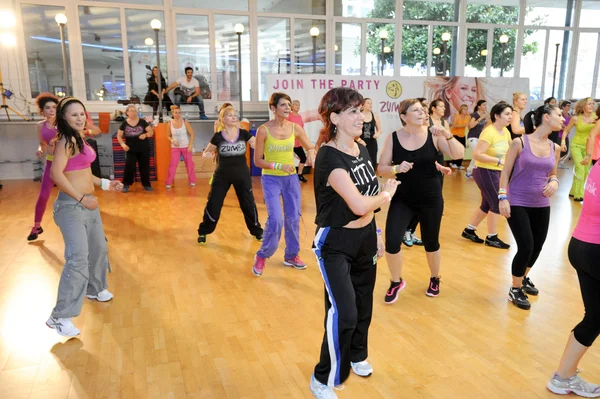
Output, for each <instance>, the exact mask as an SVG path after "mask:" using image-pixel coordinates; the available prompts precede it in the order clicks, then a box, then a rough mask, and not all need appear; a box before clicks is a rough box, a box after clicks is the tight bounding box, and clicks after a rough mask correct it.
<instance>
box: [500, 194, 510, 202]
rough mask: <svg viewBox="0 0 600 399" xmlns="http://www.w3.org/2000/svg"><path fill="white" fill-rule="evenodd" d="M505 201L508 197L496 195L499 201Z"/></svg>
mask: <svg viewBox="0 0 600 399" xmlns="http://www.w3.org/2000/svg"><path fill="white" fill-rule="evenodd" d="M507 199H508V196H507V195H506V194H501V195H498V200H499V201H506V200H507Z"/></svg>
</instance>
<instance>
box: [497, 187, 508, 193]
mask: <svg viewBox="0 0 600 399" xmlns="http://www.w3.org/2000/svg"><path fill="white" fill-rule="evenodd" d="M498 194H506V189H505V188H501V189H499V190H498Z"/></svg>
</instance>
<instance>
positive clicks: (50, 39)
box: [21, 4, 73, 98]
mask: <svg viewBox="0 0 600 399" xmlns="http://www.w3.org/2000/svg"><path fill="white" fill-rule="evenodd" d="M21 12H22V16H23V31H24V32H25V50H26V51H27V64H28V68H29V82H30V85H31V97H33V98H35V97H37V95H38V94H40V93H43V92H51V93H53V94H56V95H58V96H64V95H65V89H66V87H65V75H64V74H65V71H64V68H63V59H62V52H61V42H60V33H59V30H58V25H57V24H56V21H55V20H54V17H56V14H59V13H63V14H64V13H65V10H64V8H61V7H52V6H41V5H33V4H23V5H22V8H21ZM64 31H65V41H66V43H67V45H66V48H67V64H68V63H69V62H70V60H69V59H68V57H69V44H68V40H69V36H68V24H67V25H65V29H64ZM70 81H71V78H70V76H69V82H70ZM69 86H70V87H71V93H70V94H72V91H73V86H72V85H71V84H70V83H69Z"/></svg>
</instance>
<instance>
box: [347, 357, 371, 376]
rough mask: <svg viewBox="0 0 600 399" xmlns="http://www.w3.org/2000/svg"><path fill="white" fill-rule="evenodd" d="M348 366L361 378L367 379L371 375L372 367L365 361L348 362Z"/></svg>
mask: <svg viewBox="0 0 600 399" xmlns="http://www.w3.org/2000/svg"><path fill="white" fill-rule="evenodd" d="M350 366H351V367H352V371H354V374H356V375H359V376H361V377H368V376H370V375H371V374H373V366H371V364H370V363H369V362H367V361H366V360H363V361H362V362H358V363H354V362H350Z"/></svg>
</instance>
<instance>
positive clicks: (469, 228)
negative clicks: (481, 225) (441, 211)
mask: <svg viewBox="0 0 600 399" xmlns="http://www.w3.org/2000/svg"><path fill="white" fill-rule="evenodd" d="M467 230H473V231H475V230H477V227H475V226H473V225H470V224H468V225H467Z"/></svg>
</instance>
